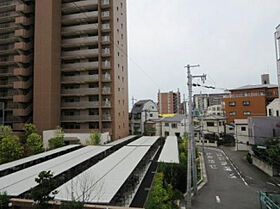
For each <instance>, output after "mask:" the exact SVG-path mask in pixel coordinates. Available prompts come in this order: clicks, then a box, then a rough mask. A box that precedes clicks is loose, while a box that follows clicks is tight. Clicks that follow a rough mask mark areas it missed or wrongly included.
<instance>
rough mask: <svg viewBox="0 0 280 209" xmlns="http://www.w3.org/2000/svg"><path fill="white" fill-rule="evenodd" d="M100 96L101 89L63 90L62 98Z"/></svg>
mask: <svg viewBox="0 0 280 209" xmlns="http://www.w3.org/2000/svg"><path fill="white" fill-rule="evenodd" d="M96 94H99V88H78V89H62V90H61V95H62V96H86V95H96Z"/></svg>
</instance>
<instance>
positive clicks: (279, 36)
mask: <svg viewBox="0 0 280 209" xmlns="http://www.w3.org/2000/svg"><path fill="white" fill-rule="evenodd" d="M274 36H275V49H276V50H275V51H276V62H277V77H278V95H279V96H280V25H278V26H277V27H276V31H275V33H274Z"/></svg>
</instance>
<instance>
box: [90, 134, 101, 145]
mask: <svg viewBox="0 0 280 209" xmlns="http://www.w3.org/2000/svg"><path fill="white" fill-rule="evenodd" d="M100 137H101V134H100V133H98V132H97V131H92V132H91V133H90V139H89V140H88V141H87V144H88V145H99V144H100Z"/></svg>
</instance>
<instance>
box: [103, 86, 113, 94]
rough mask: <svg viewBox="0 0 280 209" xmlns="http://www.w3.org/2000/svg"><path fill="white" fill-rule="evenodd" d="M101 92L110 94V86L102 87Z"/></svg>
mask: <svg viewBox="0 0 280 209" xmlns="http://www.w3.org/2000/svg"><path fill="white" fill-rule="evenodd" d="M102 94H111V88H108V87H105V88H102Z"/></svg>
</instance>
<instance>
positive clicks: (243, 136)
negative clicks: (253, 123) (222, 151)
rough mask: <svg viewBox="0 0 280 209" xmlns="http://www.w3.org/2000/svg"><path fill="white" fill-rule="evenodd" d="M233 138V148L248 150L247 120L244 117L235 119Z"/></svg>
mask: <svg viewBox="0 0 280 209" xmlns="http://www.w3.org/2000/svg"><path fill="white" fill-rule="evenodd" d="M239 121H241V122H239ZM234 138H235V150H247V151H248V150H249V147H250V146H248V145H247V144H248V143H249V134H248V121H247V120H246V119H244V120H235V132H234Z"/></svg>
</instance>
